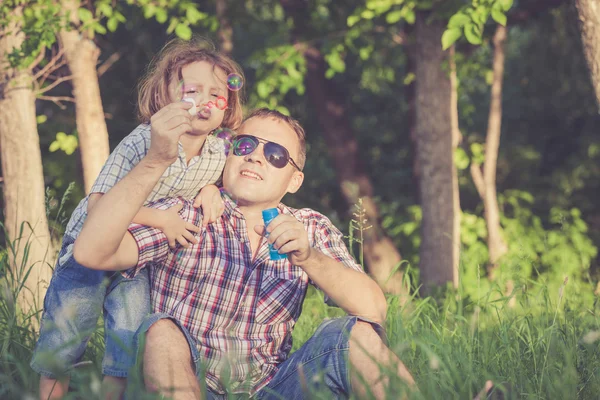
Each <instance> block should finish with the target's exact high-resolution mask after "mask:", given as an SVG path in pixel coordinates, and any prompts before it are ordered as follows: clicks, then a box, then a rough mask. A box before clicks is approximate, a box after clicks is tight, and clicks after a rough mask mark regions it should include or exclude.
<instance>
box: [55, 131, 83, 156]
mask: <svg viewBox="0 0 600 400" xmlns="http://www.w3.org/2000/svg"><path fill="white" fill-rule="evenodd" d="M77 146H79V142H78V140H77V135H76V134H73V135H67V134H66V133H64V132H58V133H57V134H56V139H55V140H54V142H52V143H50V147H49V150H50V152H55V151H57V150H62V151H64V152H65V154H67V155H68V156H70V155H71V154H73V153H74V152H75V150H77Z"/></svg>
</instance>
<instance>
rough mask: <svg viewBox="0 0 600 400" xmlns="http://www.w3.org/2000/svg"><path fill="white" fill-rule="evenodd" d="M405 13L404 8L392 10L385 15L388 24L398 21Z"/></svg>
mask: <svg viewBox="0 0 600 400" xmlns="http://www.w3.org/2000/svg"><path fill="white" fill-rule="evenodd" d="M403 14H404V10H394V11H390V12H389V13H387V15H386V16H385V21H386V22H387V23H388V24H395V23H396V22H398V21H400V19H401V18H402V16H403Z"/></svg>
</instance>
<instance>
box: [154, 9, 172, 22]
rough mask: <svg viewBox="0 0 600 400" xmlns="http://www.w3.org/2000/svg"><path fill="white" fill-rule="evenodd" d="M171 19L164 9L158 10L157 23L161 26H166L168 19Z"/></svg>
mask: <svg viewBox="0 0 600 400" xmlns="http://www.w3.org/2000/svg"><path fill="white" fill-rule="evenodd" d="M168 18H169V15H168V14H167V11H166V10H165V9H164V8H159V9H158V10H156V21H157V22H158V23H160V24H164V23H165V22H167V19H168Z"/></svg>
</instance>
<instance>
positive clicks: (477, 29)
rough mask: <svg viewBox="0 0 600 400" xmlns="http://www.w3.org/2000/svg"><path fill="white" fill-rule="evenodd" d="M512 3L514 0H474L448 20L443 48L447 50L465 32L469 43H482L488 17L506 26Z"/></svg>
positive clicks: (443, 37)
mask: <svg viewBox="0 0 600 400" xmlns="http://www.w3.org/2000/svg"><path fill="white" fill-rule="evenodd" d="M512 5H513V0H472V3H471V4H470V5H467V6H464V7H462V8H461V9H460V10H459V11H458V12H457V13H456V14H454V15H453V16H452V17H450V19H449V20H448V26H447V28H446V30H445V31H444V33H443V35H442V48H443V49H444V50H446V49H447V48H449V47H450V46H452V45H453V44H454V42H456V41H457V40H458V39H460V37H461V36H462V35H463V34H464V36H465V38H466V39H467V41H468V42H469V43H471V44H475V45H478V44H481V43H482V40H483V27H484V25H485V23H486V22H487V20H488V18H489V17H490V16H491V17H492V19H493V20H494V21H496V22H497V23H498V24H500V25H503V26H506V13H507V12H508V10H510V8H511V7H512Z"/></svg>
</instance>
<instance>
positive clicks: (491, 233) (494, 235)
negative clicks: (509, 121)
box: [483, 25, 507, 265]
mask: <svg viewBox="0 0 600 400" xmlns="http://www.w3.org/2000/svg"><path fill="white" fill-rule="evenodd" d="M505 42H506V27H504V26H502V25H498V26H497V27H496V33H495V34H494V64H493V67H492V68H493V74H494V77H493V82H492V93H491V98H490V112H489V117H488V129H487V135H486V140H485V163H484V165H483V180H484V184H485V197H484V199H483V201H484V206H485V220H486V224H487V228H488V249H489V252H490V262H491V263H492V265H495V264H496V263H497V262H498V259H500V257H502V256H503V255H504V253H506V251H507V247H506V243H505V242H504V240H503V239H502V230H501V228H500V211H499V208H498V195H497V194H496V168H497V164H498V148H499V147H500V133H501V126H502V125H501V124H502V80H503V78H504V56H505V54H504V43H505Z"/></svg>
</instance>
